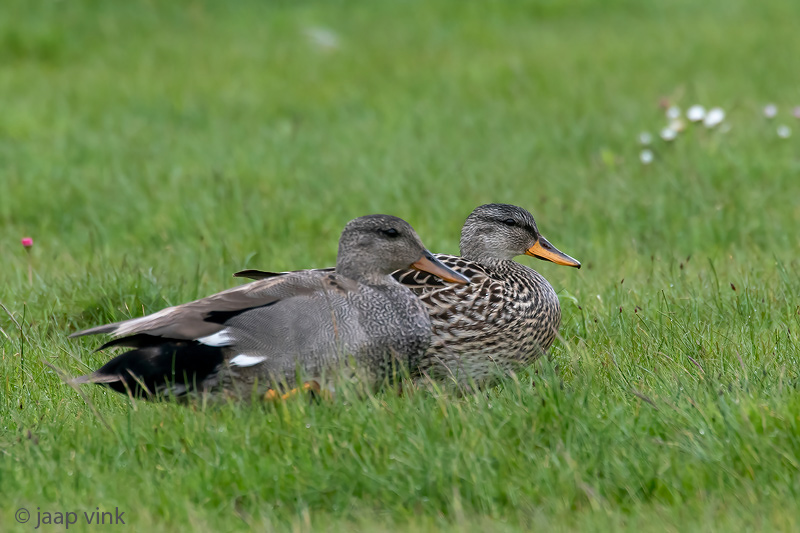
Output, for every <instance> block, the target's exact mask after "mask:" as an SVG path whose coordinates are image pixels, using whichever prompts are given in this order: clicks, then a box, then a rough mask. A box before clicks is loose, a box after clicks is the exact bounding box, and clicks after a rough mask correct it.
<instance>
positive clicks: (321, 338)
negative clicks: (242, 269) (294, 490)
mask: <svg viewBox="0 0 800 533" xmlns="http://www.w3.org/2000/svg"><path fill="white" fill-rule="evenodd" d="M400 268H413V269H420V270H424V271H425V272H428V273H430V274H432V275H436V276H442V278H444V279H447V280H448V281H450V282H453V283H467V282H468V281H469V280H467V279H466V278H465V277H464V276H462V275H461V274H458V273H456V272H454V271H452V270H451V269H449V268H447V267H445V266H444V265H442V263H441V262H440V261H439V260H437V259H436V258H435V257H433V255H431V253H430V252H428V251H427V250H426V249H425V247H424V246H423V244H422V242H421V241H420V239H419V237H418V236H417V234H416V233H415V232H414V229H413V228H412V227H411V226H410V225H409V224H408V223H407V222H406V221H404V220H402V219H400V218H397V217H393V216H388V215H370V216H365V217H361V218H357V219H355V220H352V221H350V222H349V223H348V224H347V225H346V226H345V228H344V231H343V232H342V235H341V238H340V240H339V252H338V256H337V260H336V269H335V270H334V271H332V272H331V271H329V272H325V271H314V270H306V271H297V272H294V273H290V274H286V275H281V276H276V277H271V278H269V279H264V280H261V281H255V282H252V283H248V284H246V285H242V286H239V287H235V288H233V289H229V290H226V291H223V292H220V293H218V294H214V295H212V296H208V297H206V298H202V299H200V300H196V301H194V302H189V303H186V304H183V305H178V306H175V307H169V308H167V309H163V310H161V311H158V312H157V313H153V314H151V315H148V316H144V317H141V318H133V319H130V320H125V321H122V322H116V323H114V324H108V325H104V326H99V327H95V328H91V329H87V330H84V331H80V332H77V333H74V334H73V335H71V337H78V336H82V335H93V334H97V333H109V334H111V335H113V336H114V337H117V338H116V339H114V340H112V341H110V342H107V343H106V344H105V345H103V346H102V347H101V349H102V348H107V347H110V346H128V347H132V348H134V349H133V350H131V351H128V352H125V353H123V354H121V355H119V356H117V357H115V358H114V359H112V360H111V361H110V362H108V363H107V364H106V365H104V366H103V367H101V368H100V369H98V370H96V371H95V372H92V373H91V374H88V375H85V376H82V377H79V378H77V379H76V380H75V381H74V382H75V383H102V384H105V385H107V386H109V387H111V388H112V389H114V390H116V391H118V392H129V393H132V394H141V393H145V394H147V395H152V394H159V395H164V396H182V395H185V394H186V393H188V392H192V391H202V392H217V391H223V392H225V393H227V394H235V395H237V396H243V395H247V394H253V393H257V394H266V396H267V397H275V396H276V393H275V391H274V389H275V387H276V385H281V384H284V385H285V384H287V383H288V384H292V383H294V382H295V381H296V379H297V373H298V372H299V373H300V375H301V376H302V378H303V379H304V380H305V382H306V385H307V386H308V385H311V386H313V388H316V389H318V388H319V386H320V382H321V380H322V379H323V375H327V373H329V372H331V373H335V370H336V369H337V367H338V368H339V369H340V370H341V369H342V368H344V367H349V368H348V369H347V371H348V372H352V373H353V374H357V375H359V377H362V378H365V379H367V380H368V381H369V382H370V383H372V384H377V383H378V382H380V381H381V380H383V379H385V378H389V377H391V374H392V371H393V370H394V369H396V368H397V366H398V365H400V366H407V367H409V368H414V367H415V366H417V365H418V364H419V360H420V359H421V358H422V356H423V354H424V353H425V350H426V348H427V347H428V345H429V344H430V337H431V324H430V319H429V317H428V313H427V312H426V309H425V307H424V306H423V305H422V304H421V303H420V300H419V299H418V298H416V297H415V296H414V295H413V294H412V293H411V291H410V290H408V288H406V287H404V286H402V285H401V284H400V283H398V282H397V281H396V280H395V279H394V278H392V276H391V273H392V272H394V271H396V270H398V269H400ZM351 363H354V364H351Z"/></svg>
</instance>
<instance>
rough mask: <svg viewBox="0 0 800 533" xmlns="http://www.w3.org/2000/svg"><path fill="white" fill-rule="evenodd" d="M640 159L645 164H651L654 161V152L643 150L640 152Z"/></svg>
mask: <svg viewBox="0 0 800 533" xmlns="http://www.w3.org/2000/svg"><path fill="white" fill-rule="evenodd" d="M639 161H641V162H642V164H643V165H649V164H650V163H652V162H653V152H652V151H650V150H642V151H641V152H640V153H639Z"/></svg>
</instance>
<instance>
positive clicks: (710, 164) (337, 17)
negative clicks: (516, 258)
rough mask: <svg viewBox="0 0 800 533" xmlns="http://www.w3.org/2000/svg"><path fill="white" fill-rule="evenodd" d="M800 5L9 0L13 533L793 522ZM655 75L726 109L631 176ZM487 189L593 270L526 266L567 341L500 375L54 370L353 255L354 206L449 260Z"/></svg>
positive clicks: (1, 192) (7, 268)
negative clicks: (301, 384) (51, 521)
mask: <svg viewBox="0 0 800 533" xmlns="http://www.w3.org/2000/svg"><path fill="white" fill-rule="evenodd" d="M798 16H800V4H797V3H795V2H786V1H784V0H765V1H762V2H744V1H738V0H710V1H708V2H692V1H689V0H677V1H672V2H666V1H664V2H638V1H634V0H612V1H601V0H578V1H575V2H566V1H562V2H559V1H555V0H550V1H547V0H542V1H539V2H533V1H522V2H502V1H493V2H462V1H458V0H437V1H430V2H421V1H420V2H418V1H409V2H390V1H388V0H386V1H375V2H341V1H340V2H322V1H306V2H271V3H267V2H255V1H253V2H237V3H222V2H203V1H194V2H192V1H189V0H184V1H174V2H169V3H165V2H148V1H144V0H141V1H140V0H137V1H131V2H102V3H101V2H91V1H89V0H76V1H70V2H56V1H42V2H27V1H24V0H10V1H6V2H3V3H2V5H0V102H2V103H3V104H2V113H0V303H2V304H3V305H4V306H5V309H7V311H8V312H6V311H4V310H2V309H0V328H2V330H0V500H2V502H3V503H2V504H1V505H0V529H2V530H4V531H7V530H15V529H19V530H20V531H22V530H28V529H32V528H33V526H34V525H35V522H34V523H29V524H26V525H25V526H20V525H18V524H16V522H15V520H14V513H15V512H16V510H17V509H18V508H20V507H26V508H28V509H30V510H32V511H33V510H35V509H36V507H40V508H41V510H49V511H51V512H55V511H59V510H63V511H69V510H72V511H80V512H82V511H92V510H94V509H95V507H101V508H102V509H113V508H114V507H119V508H120V510H123V511H125V512H126V515H125V516H126V523H127V524H128V525H129V527H130V526H133V527H134V528H135V529H136V530H144V529H145V528H149V529H153V530H155V531H172V530H179V529H186V528H187V527H190V528H191V529H193V530H198V531H231V530H241V529H247V528H248V527H253V528H258V529H264V528H267V529H278V530H286V529H289V530H299V531H308V530H311V529H314V530H318V529H325V530H328V529H330V530H334V531H336V530H341V531H348V530H352V529H353V528H360V529H364V530H385V531H394V530H397V529H406V530H432V529H440V528H441V529H450V530H467V531H482V530H486V529H489V528H490V529H495V530H500V531H504V530H508V531H515V530H520V529H532V528H536V529H541V530H544V529H548V530H580V531H586V530H614V531H618V530H631V531H637V532H639V531H660V530H664V529H667V530H671V531H686V530H703V531H710V530H718V531H728V530H731V529H734V530H766V529H776V530H790V529H798V528H800V511H798V509H797V505H796V502H797V500H798V498H799V497H800V394H799V393H798V390H797V387H798V384H800V376H799V375H798V368H799V367H800V364H799V361H798V359H799V358H800V348H799V346H800V344H799V342H798V337H799V335H800V307H798V306H800V298H799V296H800V277H798V274H799V273H800V272H799V270H798V269H800V263H798V259H797V250H798V245H800V238H798V236H797V235H798V234H797V231H796V228H797V227H798V224H800V208H798V204H797V198H800V180H798V179H797V176H798V172H799V171H800V150H798V142H799V141H798V139H800V131H798V130H800V123H798V121H797V120H796V119H794V118H793V117H791V114H790V111H789V109H790V108H791V107H793V106H795V105H800V93H799V91H798V89H800V71H798V70H797V68H796V66H797V65H796V59H795V55H796V54H795V51H796V50H797V49H798V46H800V34H798V32H797V24H796V21H797V20H798ZM313 28H327V29H329V30H331V31H333V32H335V34H336V35H338V37H339V46H338V47H337V48H335V49H325V48H324V47H320V46H319V45H318V44H315V43H314V42H313V39H312V38H310V37H309V30H310V29H313ZM663 97H668V98H671V99H672V100H673V101H675V102H677V103H678V104H679V105H680V106H681V107H682V108H683V109H686V108H687V107H688V106H689V105H691V104H693V103H702V104H705V105H706V106H707V107H708V106H714V105H719V106H722V107H723V108H724V109H725V110H726V112H727V122H728V123H729V124H730V125H731V126H732V127H731V129H730V131H728V132H723V131H719V130H714V131H708V130H705V129H703V128H702V127H695V128H690V129H689V131H688V132H686V133H684V134H682V135H681V136H680V137H679V138H678V139H677V140H676V141H675V142H674V143H672V144H671V145H667V144H665V143H663V142H661V141H657V142H655V143H654V152H655V153H656V161H655V162H654V163H653V164H652V165H649V166H642V165H641V164H640V163H639V160H638V152H639V150H640V147H639V146H638V145H637V136H638V134H639V132H640V131H643V130H649V131H651V132H653V133H657V131H658V130H659V129H660V128H661V127H663V126H664V125H665V119H664V118H663V111H662V110H660V109H659V108H658V102H659V99H660V98H663ZM767 102H775V103H777V104H778V105H779V106H780V115H779V117H778V118H776V119H775V120H774V121H768V120H766V119H765V118H764V117H763V116H762V114H761V108H762V106H763V105H764V104H765V103H767ZM781 123H785V124H788V125H790V126H792V127H793V128H794V129H795V135H794V136H792V137H791V138H789V139H785V140H783V139H779V138H778V137H777V135H776V134H775V128H776V126H777V125H778V124H781ZM486 202H510V203H515V204H518V205H521V206H524V207H526V208H528V209H530V210H531V211H532V212H533V213H534V215H535V216H536V217H537V221H538V223H539V228H540V230H541V231H542V232H543V234H544V235H546V236H547V238H548V239H549V240H550V241H551V242H553V243H554V244H555V245H556V246H558V247H559V248H560V249H562V250H563V251H565V252H566V253H569V254H570V255H573V256H574V257H576V258H578V259H580V260H581V261H582V262H583V263H584V268H583V269H582V270H580V271H575V270H573V269H566V268H560V267H557V266H556V265H552V264H546V263H541V262H535V263H533V262H532V261H529V260H528V259H527V258H525V259H521V261H522V262H525V263H526V264H531V265H533V266H534V267H536V268H537V269H539V270H540V272H542V273H543V274H544V275H545V276H546V277H547V278H548V279H549V280H550V281H551V283H552V284H553V286H554V287H555V288H556V290H557V291H558V292H559V294H560V295H561V297H562V308H563V314H564V324H563V326H562V330H561V336H562V338H561V339H560V340H559V341H558V342H556V344H555V346H554V347H553V349H552V353H551V355H552V357H551V360H550V361H542V362H540V363H537V364H536V365H534V366H532V367H531V368H529V369H527V370H526V371H524V372H521V373H520V374H519V375H518V376H516V379H512V378H509V379H507V380H505V381H504V382H503V383H502V384H500V385H499V386H498V387H496V388H494V389H492V390H489V391H486V392H483V393H480V394H475V395H468V396H459V395H457V394H455V393H454V392H453V391H450V390H448V389H446V388H445V389H444V390H440V391H437V390H419V391H411V392H409V393H407V394H406V395H404V396H397V395H395V394H393V393H391V392H385V393H381V394H378V395H376V396H369V397H366V398H360V397H357V396H354V395H348V394H343V395H342V397H340V398H338V399H337V401H335V402H333V403H322V404H308V403H307V402H304V401H291V402H287V403H286V404H284V405H279V406H267V405H255V406H242V405H223V406H216V407H212V406H202V405H198V406H194V407H181V406H176V405H170V404H166V405H164V404H160V405H150V404H145V403H141V402H136V403H134V404H131V403H130V402H129V401H128V400H127V399H126V398H124V397H123V396H121V395H117V394H113V393H110V392H107V391H105V390H104V389H102V388H100V387H94V388H92V387H90V388H85V389H83V393H84V394H85V398H83V397H82V396H81V395H79V394H78V393H77V392H76V391H74V390H73V389H71V388H70V387H68V386H66V385H65V384H63V382H62V381H61V379H60V378H59V376H58V375H57V374H56V373H55V372H54V371H53V370H52V369H51V368H50V367H49V366H48V365H54V366H55V367H57V368H58V369H60V371H62V372H64V373H65V374H66V375H70V376H72V375H78V374H81V373H83V372H86V371H87V370H89V369H93V368H96V367H97V366H98V365H100V364H101V363H102V362H103V361H105V360H107V358H108V354H102V353H101V354H96V353H92V349H94V348H95V347H96V346H97V345H98V341H97V339H88V340H83V339H81V340H67V339H66V335H67V334H68V333H70V332H72V331H75V330H76V329H78V328H82V327H88V326H91V325H96V324H99V323H102V322H105V321H110V320H119V319H123V318H126V317H129V316H139V315H141V314H143V313H147V312H152V311H156V310H158V309H160V308H161V307H163V306H166V305H170V304H176V303H180V302H182V301H186V300H188V299H191V298H194V297H197V296H202V295H205V294H209V293H211V292H214V291H218V290H221V289H223V288H226V287H229V286H231V285H232V284H234V283H235V280H233V279H232V278H231V277H230V275H231V273H232V272H235V271H237V270H240V269H242V268H246V267H260V268H267V269H271V270H283V269H293V268H304V267H313V266H327V265H330V264H332V263H333V262H334V260H335V254H336V240H337V238H338V234H339V232H340V231H341V228H342V227H343V225H344V224H345V222H347V221H348V220H349V219H351V218H354V217H356V216H360V215H363V214H367V213H374V212H385V213H390V214H395V215H398V216H402V217H403V218H405V219H407V220H408V221H409V222H411V223H412V224H413V225H414V227H415V228H416V229H417V231H418V232H419V234H420V235H421V237H422V238H423V240H424V241H425V243H426V244H427V245H428V247H429V248H430V249H432V250H434V251H440V252H448V253H453V252H456V251H457V243H458V233H459V230H460V226H461V224H462V222H463V220H464V218H465V217H466V216H467V214H468V213H469V212H470V211H471V210H472V208H473V207H475V206H476V205H479V204H481V203H486ZM23 236H31V237H33V238H34V240H35V245H34V248H33V249H32V253H31V254H30V255H29V256H28V255H26V254H25V253H24V252H23V250H22V247H21V246H20V244H19V239H20V238H21V237H23ZM29 264H30V265H31V268H32V274H33V279H32V283H29V282H28V266H29ZM734 288H735V290H734ZM18 326H19V327H18ZM34 520H35V514H34ZM47 527H51V528H56V527H60V526H42V528H41V529H44V528H47ZM75 527H76V528H77V526H75ZM87 528H88V526H84V529H87Z"/></svg>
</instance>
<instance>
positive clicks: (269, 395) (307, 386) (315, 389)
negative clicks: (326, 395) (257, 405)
mask: <svg viewBox="0 0 800 533" xmlns="http://www.w3.org/2000/svg"><path fill="white" fill-rule="evenodd" d="M321 391H322V387H320V386H319V383H317V382H316V381H306V382H305V383H303V386H302V387H295V388H293V389H292V390H290V391H289V392H287V393H285V394H281V393H279V392H277V391H275V389H270V390H268V391H267V392H266V394H264V400H266V401H268V402H277V401H282V400H288V399H289V398H291V397H293V396H296V395H298V394H300V393H301V392H309V393H311V394H312V395H313V396H315V397H317V396H321Z"/></svg>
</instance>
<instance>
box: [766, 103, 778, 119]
mask: <svg viewBox="0 0 800 533" xmlns="http://www.w3.org/2000/svg"><path fill="white" fill-rule="evenodd" d="M777 114H778V106H776V105H775V104H767V105H765V106H764V116H765V117H767V118H775V115H777Z"/></svg>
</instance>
